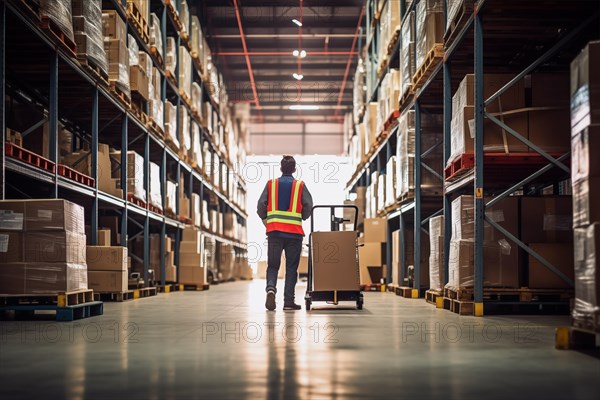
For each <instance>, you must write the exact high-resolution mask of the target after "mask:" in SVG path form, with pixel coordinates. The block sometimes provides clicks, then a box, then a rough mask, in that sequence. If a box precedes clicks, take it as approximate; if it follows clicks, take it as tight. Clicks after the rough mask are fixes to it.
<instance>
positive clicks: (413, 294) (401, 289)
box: [396, 286, 423, 299]
mask: <svg viewBox="0 0 600 400" xmlns="http://www.w3.org/2000/svg"><path fill="white" fill-rule="evenodd" d="M422 292H423V290H419V289H415V288H411V287H408V286H398V287H397V288H396V296H400V297H404V298H406V299H418V298H419V297H423V294H422Z"/></svg>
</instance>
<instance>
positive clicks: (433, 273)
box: [429, 215, 445, 290]
mask: <svg viewBox="0 0 600 400" xmlns="http://www.w3.org/2000/svg"><path fill="white" fill-rule="evenodd" d="M429 249H430V253H429V287H430V289H432V290H442V288H443V287H444V283H445V282H444V279H445V278H444V216H443V215H440V216H437V217H433V218H431V219H430V220H429Z"/></svg>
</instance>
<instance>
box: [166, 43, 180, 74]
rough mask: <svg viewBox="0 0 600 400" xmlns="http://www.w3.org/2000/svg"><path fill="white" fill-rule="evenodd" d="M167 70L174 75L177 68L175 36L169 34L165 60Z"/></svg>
mask: <svg viewBox="0 0 600 400" xmlns="http://www.w3.org/2000/svg"><path fill="white" fill-rule="evenodd" d="M165 66H166V68H167V71H169V72H170V73H171V74H172V75H173V76H175V70H176V69H177V43H176V42H175V38H174V37H171V36H169V37H168V38H167V57H166V61H165Z"/></svg>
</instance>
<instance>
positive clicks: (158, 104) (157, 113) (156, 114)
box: [151, 99, 165, 129]
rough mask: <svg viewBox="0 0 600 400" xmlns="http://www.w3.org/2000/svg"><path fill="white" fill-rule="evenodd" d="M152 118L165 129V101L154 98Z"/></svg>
mask: <svg viewBox="0 0 600 400" xmlns="http://www.w3.org/2000/svg"><path fill="white" fill-rule="evenodd" d="M151 104H152V119H153V120H154V122H155V123H156V124H157V125H158V126H159V127H160V128H161V129H164V120H165V115H164V112H165V109H164V103H163V102H162V101H161V100H156V99H154V100H152V101H151Z"/></svg>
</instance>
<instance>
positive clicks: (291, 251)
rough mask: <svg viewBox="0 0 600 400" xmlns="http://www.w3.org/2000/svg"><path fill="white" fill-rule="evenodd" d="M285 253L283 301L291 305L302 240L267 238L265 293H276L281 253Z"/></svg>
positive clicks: (296, 279)
mask: <svg viewBox="0 0 600 400" xmlns="http://www.w3.org/2000/svg"><path fill="white" fill-rule="evenodd" d="M283 251H285V289H284V292H283V301H284V302H285V303H293V302H294V295H295V291H296V282H297V281H298V263H299V262H300V255H301V254H302V239H286V238H280V237H269V254H268V260H267V291H268V290H275V292H277V273H278V272H279V266H280V264H281V253H282V252H283Z"/></svg>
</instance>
